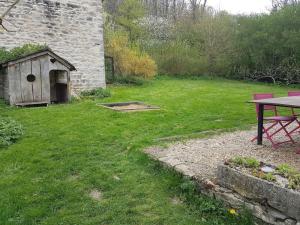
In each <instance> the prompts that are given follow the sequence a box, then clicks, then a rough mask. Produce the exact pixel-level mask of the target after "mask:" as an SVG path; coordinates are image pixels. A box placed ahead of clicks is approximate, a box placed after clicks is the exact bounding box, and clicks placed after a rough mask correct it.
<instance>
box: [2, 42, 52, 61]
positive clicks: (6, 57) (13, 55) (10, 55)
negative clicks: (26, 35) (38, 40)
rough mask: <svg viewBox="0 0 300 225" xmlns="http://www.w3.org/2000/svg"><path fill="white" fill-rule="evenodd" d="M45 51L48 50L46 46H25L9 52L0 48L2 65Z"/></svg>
mask: <svg viewBox="0 0 300 225" xmlns="http://www.w3.org/2000/svg"><path fill="white" fill-rule="evenodd" d="M43 49H48V47H47V46H46V45H37V44H25V45H23V46H21V47H16V48H13V49H11V50H9V51H8V50H6V49H5V48H0V64H2V63H5V62H7V61H12V60H15V59H19V58H22V57H23V56H26V55H29V54H32V53H35V52H38V51H41V50H43Z"/></svg>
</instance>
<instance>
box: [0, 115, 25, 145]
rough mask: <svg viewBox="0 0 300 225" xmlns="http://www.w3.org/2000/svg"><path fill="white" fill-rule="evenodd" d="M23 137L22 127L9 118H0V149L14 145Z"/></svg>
mask: <svg viewBox="0 0 300 225" xmlns="http://www.w3.org/2000/svg"><path fill="white" fill-rule="evenodd" d="M22 135H23V129H22V126H21V125H20V124H19V123H18V122H16V121H14V120H12V119H9V118H0V148H3V147H6V146H9V145H11V144H13V143H15V142H16V141H17V140H18V139H19V138H20V137H21V136H22Z"/></svg>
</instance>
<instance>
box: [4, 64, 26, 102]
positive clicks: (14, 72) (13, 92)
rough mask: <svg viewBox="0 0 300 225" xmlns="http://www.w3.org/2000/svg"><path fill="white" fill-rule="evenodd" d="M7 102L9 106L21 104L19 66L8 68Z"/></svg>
mask: <svg viewBox="0 0 300 225" xmlns="http://www.w3.org/2000/svg"><path fill="white" fill-rule="evenodd" d="M7 73H8V74H7V76H8V100H9V103H10V104H11V105H13V104H15V103H19V102H23V95H22V86H21V72H20V65H19V64H15V65H14V66H10V67H8V71H7Z"/></svg>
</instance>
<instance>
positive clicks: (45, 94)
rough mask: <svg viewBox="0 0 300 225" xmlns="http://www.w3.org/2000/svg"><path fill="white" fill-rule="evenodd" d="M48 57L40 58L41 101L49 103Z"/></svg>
mask: <svg viewBox="0 0 300 225" xmlns="http://www.w3.org/2000/svg"><path fill="white" fill-rule="evenodd" d="M49 61H50V59H49V56H45V57H41V58H40V65H41V90H42V93H41V99H42V101H43V102H49V103H50V102H51V101H50V77H49Z"/></svg>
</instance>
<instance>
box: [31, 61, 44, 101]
mask: <svg viewBox="0 0 300 225" xmlns="http://www.w3.org/2000/svg"><path fill="white" fill-rule="evenodd" d="M32 74H33V75H34V76H35V81H34V82H33V83H32V87H33V102H41V101H43V99H42V78H41V62H40V60H39V59H34V60H32Z"/></svg>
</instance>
